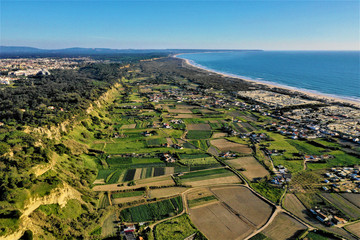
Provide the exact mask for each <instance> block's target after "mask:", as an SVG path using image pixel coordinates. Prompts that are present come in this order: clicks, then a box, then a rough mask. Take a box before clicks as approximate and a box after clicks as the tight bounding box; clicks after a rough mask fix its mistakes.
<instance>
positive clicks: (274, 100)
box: [237, 90, 319, 109]
mask: <svg viewBox="0 0 360 240" xmlns="http://www.w3.org/2000/svg"><path fill="white" fill-rule="evenodd" d="M237 94H238V95H239V96H241V97H243V98H247V99H251V100H255V101H257V102H259V103H262V104H265V105H267V106H268V107H270V108H275V109H276V108H283V107H288V106H296V105H304V104H318V103H319V102H317V101H313V100H307V99H303V98H300V97H297V96H289V95H285V94H280V93H276V92H270V91H266V90H253V91H239V92H238V93H237Z"/></svg>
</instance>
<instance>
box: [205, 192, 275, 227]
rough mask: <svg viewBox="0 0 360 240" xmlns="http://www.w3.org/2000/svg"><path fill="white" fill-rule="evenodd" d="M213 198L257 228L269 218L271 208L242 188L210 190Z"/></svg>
mask: <svg viewBox="0 0 360 240" xmlns="http://www.w3.org/2000/svg"><path fill="white" fill-rule="evenodd" d="M211 191H212V192H213V193H214V194H215V196H216V197H217V198H218V199H219V200H220V201H222V202H224V203H225V204H226V205H227V206H229V207H230V208H231V209H232V210H233V211H235V212H237V213H238V214H240V215H241V216H242V217H244V218H245V219H246V220H247V221H248V222H249V223H250V224H251V225H253V226H256V227H259V226H262V225H264V224H265V223H266V221H267V220H268V219H269V218H270V216H271V214H272V211H273V208H272V207H271V205H269V204H268V203H266V202H264V201H263V200H262V199H260V198H259V197H257V196H256V195H254V194H253V193H252V192H251V191H250V190H249V189H247V188H245V187H242V186H233V187H222V188H220V187H219V188H216V187H213V188H211Z"/></svg>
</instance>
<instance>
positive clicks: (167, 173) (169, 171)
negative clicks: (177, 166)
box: [164, 167, 174, 175]
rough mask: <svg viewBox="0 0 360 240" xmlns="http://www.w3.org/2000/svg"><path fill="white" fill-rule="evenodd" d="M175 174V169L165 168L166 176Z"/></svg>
mask: <svg viewBox="0 0 360 240" xmlns="http://www.w3.org/2000/svg"><path fill="white" fill-rule="evenodd" d="M173 173H174V167H165V172H164V175H169V174H173Z"/></svg>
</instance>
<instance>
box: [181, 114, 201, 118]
mask: <svg viewBox="0 0 360 240" xmlns="http://www.w3.org/2000/svg"><path fill="white" fill-rule="evenodd" d="M198 117H199V116H198V115H194V114H178V115H177V118H198Z"/></svg>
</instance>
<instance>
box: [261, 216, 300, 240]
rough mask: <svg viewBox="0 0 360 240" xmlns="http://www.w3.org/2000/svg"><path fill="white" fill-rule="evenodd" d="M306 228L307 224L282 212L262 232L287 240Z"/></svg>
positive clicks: (277, 238) (272, 237) (268, 235)
mask: <svg viewBox="0 0 360 240" xmlns="http://www.w3.org/2000/svg"><path fill="white" fill-rule="evenodd" d="M305 229H307V227H306V226H305V225H303V224H301V223H300V222H298V221H296V220H295V219H293V218H292V217H290V216H289V215H287V214H286V213H280V214H278V215H277V216H276V217H275V219H274V220H273V221H272V222H271V224H270V225H269V226H268V227H267V228H265V230H263V231H262V233H263V234H264V235H265V236H267V237H269V238H270V239H276V240H286V239H291V238H292V237H293V236H294V235H295V234H296V233H298V231H302V230H305Z"/></svg>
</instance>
